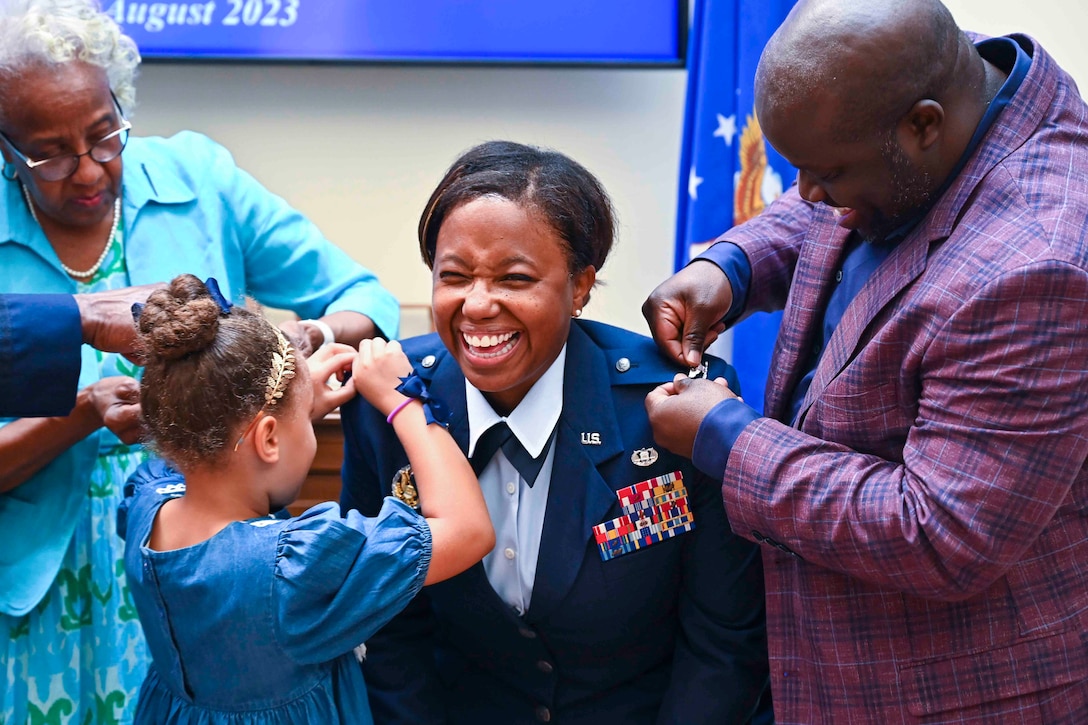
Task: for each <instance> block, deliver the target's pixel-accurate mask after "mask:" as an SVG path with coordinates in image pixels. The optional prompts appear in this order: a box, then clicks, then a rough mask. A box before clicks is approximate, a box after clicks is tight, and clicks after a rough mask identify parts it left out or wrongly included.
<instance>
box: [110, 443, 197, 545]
mask: <svg viewBox="0 0 1088 725" xmlns="http://www.w3.org/2000/svg"><path fill="white" fill-rule="evenodd" d="M124 493H125V498H124V500H123V501H121V503H120V505H119V506H118V507H117V535H118V536H120V537H121V538H122V539H124V538H126V534H127V533H128V528H129V520H130V519H131V517H132V513H133V512H134V511H135V509H136V506H137V503H138V502H139V503H140V504H142V503H144V502H147V501H151V502H152V505H153V506H154V507H155V509H156V510H157V508H158V506H157V504H158V503H161V502H162V501H165V500H168V499H171V498H177V497H178V496H182V495H184V494H185V477H184V476H182V475H181V474H180V473H178V472H177V471H175V470H174V469H173V468H171V467H170V464H168V463H167V462H166V461H163V460H161V459H159V458H152V459H151V460H149V461H145V462H144V463H141V464H140V467H139V468H137V469H136V470H135V471H133V472H132V475H131V476H129V477H128V480H127V481H125V491H124ZM138 544H139V542H137V545H138Z"/></svg>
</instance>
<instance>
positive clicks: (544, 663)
mask: <svg viewBox="0 0 1088 725" xmlns="http://www.w3.org/2000/svg"><path fill="white" fill-rule="evenodd" d="M536 668H537V669H538V670H540V671H541V672H543V673H544V674H545V675H550V674H551V673H552V672H554V671H555V668H554V667H553V666H552V663H551V662H548V660H540V661H539V662H537V663H536Z"/></svg>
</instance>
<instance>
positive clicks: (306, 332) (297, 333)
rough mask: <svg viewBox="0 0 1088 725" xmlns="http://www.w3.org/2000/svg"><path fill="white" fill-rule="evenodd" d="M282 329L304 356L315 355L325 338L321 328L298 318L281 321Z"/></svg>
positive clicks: (292, 344) (293, 345)
mask: <svg viewBox="0 0 1088 725" xmlns="http://www.w3.org/2000/svg"><path fill="white" fill-rule="evenodd" d="M280 330H282V331H283V334H284V335H286V336H287V339H288V340H289V341H290V342H291V346H292V347H294V348H295V350H297V351H298V354H299V355H300V356H302V357H304V358H308V357H310V356H311V355H313V354H314V351H315V350H317V349H319V348H320V347H321V343H322V341H323V340H324V336H323V335H322V334H321V330H319V329H318V328H317V327H314V326H313V325H304V324H302V323H301V322H300V321H298V320H284V321H283V322H281V323H280Z"/></svg>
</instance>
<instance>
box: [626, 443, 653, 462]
mask: <svg viewBox="0 0 1088 725" xmlns="http://www.w3.org/2000/svg"><path fill="white" fill-rule="evenodd" d="M631 463H634V464H635V465H636V466H652V465H653V464H655V463H657V449H656V448H654V447H653V446H650V447H649V448H639V449H638V450H636V451H635V452H633V453H632V454H631Z"/></svg>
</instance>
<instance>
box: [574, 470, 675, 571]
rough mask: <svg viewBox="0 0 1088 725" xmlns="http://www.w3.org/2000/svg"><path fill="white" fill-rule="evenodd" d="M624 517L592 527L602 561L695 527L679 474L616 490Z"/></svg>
mask: <svg viewBox="0 0 1088 725" xmlns="http://www.w3.org/2000/svg"><path fill="white" fill-rule="evenodd" d="M616 496H617V497H618V498H619V500H620V506H621V507H622V509H623V514H622V515H621V516H617V517H616V518H614V519H612V520H611V521H605V522H603V523H600V524H597V525H596V526H594V527H593V538H594V540H595V541H596V542H597V549H598V551H599V552H600V554H601V560H602V561H608V560H609V559H615V558H616V557H617V556H623V555H624V554H629V553H631V552H632V551H638V550H639V549H644V548H646V547H647V546H651V545H653V544H656V543H658V542H659V541H664V540H665V539H671V538H672V537H674V536H676V535H677V534H682V533H684V532H686V531H691V530H692V529H694V528H695V518H694V516H693V515H692V513H691V509H690V508H689V506H688V491H687V489H686V488H685V487H684V478H683V475H682V474H681V473H680V471H673V472H672V473H668V474H665V475H664V476H658V477H656V478H651V479H649V480H646V481H642V482H641V483H636V484H635V485H634V486H628V487H627V488H621V489H620V490H619V491H616Z"/></svg>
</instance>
